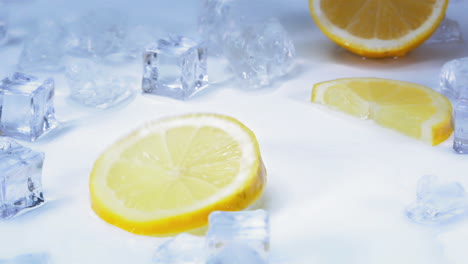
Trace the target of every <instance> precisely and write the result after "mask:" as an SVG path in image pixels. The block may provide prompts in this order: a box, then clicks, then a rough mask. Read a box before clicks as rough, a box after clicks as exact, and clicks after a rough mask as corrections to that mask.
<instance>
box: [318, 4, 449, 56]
mask: <svg viewBox="0 0 468 264" xmlns="http://www.w3.org/2000/svg"><path fill="white" fill-rule="evenodd" d="M447 5H448V0H424V1H408V0H309V8H310V12H311V14H312V17H313V19H314V20H315V22H316V24H317V25H318V27H319V28H320V30H321V31H322V32H323V33H324V34H325V35H326V36H327V37H329V38H330V39H331V40H333V41H334V42H335V43H337V44H338V45H340V46H342V47H344V48H346V49H348V50H350V51H352V52H354V53H356V54H359V55H362V56H365V57H375V58H381V57H395V56H397V57H400V56H404V55H405V54H406V53H407V52H409V51H410V50H412V49H414V48H416V47H417V46H419V45H420V44H422V43H423V42H424V41H425V40H426V39H428V38H429V37H430V36H431V34H432V33H433V32H434V31H435V30H436V29H437V27H438V25H439V24H440V22H441V21H442V19H443V18H444V15H445V11H446V9H447Z"/></svg>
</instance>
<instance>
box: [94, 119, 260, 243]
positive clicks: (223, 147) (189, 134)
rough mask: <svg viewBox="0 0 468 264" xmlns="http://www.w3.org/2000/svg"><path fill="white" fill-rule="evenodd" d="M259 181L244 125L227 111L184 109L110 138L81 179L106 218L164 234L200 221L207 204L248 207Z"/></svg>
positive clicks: (210, 207) (253, 145)
mask: <svg viewBox="0 0 468 264" xmlns="http://www.w3.org/2000/svg"><path fill="white" fill-rule="evenodd" d="M265 184H266V171H265V167H264V165H263V162H262V159H261V156H260V149H259V146H258V142H257V140H256V137H255V135H254V133H253V132H252V131H251V130H249V129H248V128H247V127H246V126H244V125H243V124H242V123H240V122H239V121H238V120H236V119H234V118H231V117H227V116H222V115H217V114H191V115H185V116H179V117H173V118H167V119H163V120H159V121H156V122H153V123H150V124H147V125H146V126H144V127H142V128H140V129H138V130H136V131H135V132H134V133H132V134H130V135H128V136H127V137H125V138H123V139H122V140H120V141H118V142H117V143H115V144H114V145H112V146H111V147H110V148H108V149H107V150H106V151H105V152H104V153H103V154H102V155H101V156H100V157H99V158H98V160H97V161H96V162H95V164H94V168H93V170H92V173H91V177H90V185H89V186H90V193H91V203H92V208H93V210H94V211H95V212H96V213H97V214H98V215H99V216H100V217H101V218H102V219H104V220H105V221H107V222H108V223H110V224H113V225H115V226H118V227H120V228H122V229H125V230H127V231H129V232H132V233H136V234H145V235H167V234H174V233H178V232H184V231H189V230H194V229H195V230H196V229H197V228H200V227H203V226H205V225H206V224H207V223H208V215H209V214H210V213H211V212H212V211H217V210H222V211H235V210H241V209H244V208H246V207H248V206H249V205H250V204H252V203H254V202H255V201H256V200H257V199H258V198H259V197H260V196H261V194H262V192H263V189H264V186H265ZM200 230H202V229H200Z"/></svg>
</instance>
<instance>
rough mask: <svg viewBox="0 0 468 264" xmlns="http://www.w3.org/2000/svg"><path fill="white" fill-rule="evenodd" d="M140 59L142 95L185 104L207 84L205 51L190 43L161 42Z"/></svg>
mask: <svg viewBox="0 0 468 264" xmlns="http://www.w3.org/2000/svg"><path fill="white" fill-rule="evenodd" d="M143 57H144V62H143V63H144V65H143V67H144V68H143V80H142V89H143V92H145V93H150V94H155V95H162V96H168V97H172V98H174V99H180V100H186V99H189V98H190V97H191V96H192V95H194V94H195V93H196V92H198V91H200V90H201V89H203V88H205V87H206V86H207V84H208V75H207V72H206V49H205V48H204V46H203V45H201V44H199V43H197V42H196V41H194V40H192V39H189V38H186V37H182V36H177V37H170V38H168V39H161V40H159V41H158V42H157V43H155V44H154V45H153V46H152V47H151V48H148V49H146V51H145V52H144V55H143Z"/></svg>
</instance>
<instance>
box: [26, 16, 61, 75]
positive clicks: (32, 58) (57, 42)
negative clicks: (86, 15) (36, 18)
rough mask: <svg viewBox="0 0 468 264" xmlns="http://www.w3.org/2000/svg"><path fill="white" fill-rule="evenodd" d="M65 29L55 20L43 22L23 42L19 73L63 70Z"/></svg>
mask: <svg viewBox="0 0 468 264" xmlns="http://www.w3.org/2000/svg"><path fill="white" fill-rule="evenodd" d="M65 35H66V30H65V28H64V27H63V26H62V25H61V22H59V21H56V20H52V19H49V20H44V21H41V22H40V24H39V25H38V28H37V30H36V32H35V33H34V34H33V35H32V36H31V37H30V38H29V39H27V40H26V41H25V43H24V46H23V50H22V51H21V54H20V57H19V60H18V67H19V69H20V70H21V71H25V72H31V71H59V70H62V69H63V68H64V65H63V63H62V58H63V56H64V54H65V43H64V38H65Z"/></svg>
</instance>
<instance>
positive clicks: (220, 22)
mask: <svg viewBox="0 0 468 264" xmlns="http://www.w3.org/2000/svg"><path fill="white" fill-rule="evenodd" d="M233 3H234V1H233V0H205V1H203V6H202V8H201V12H200V15H199V18H198V32H199V34H200V35H201V36H202V38H203V40H204V42H205V44H206V46H207V48H208V52H209V54H210V55H219V54H221V53H222V43H223V42H224V37H225V34H227V33H228V32H229V30H230V27H231V26H234V23H235V22H234V20H233V14H232V10H231V9H232V5H233Z"/></svg>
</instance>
